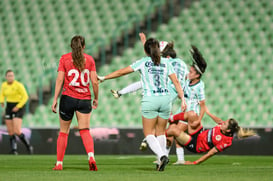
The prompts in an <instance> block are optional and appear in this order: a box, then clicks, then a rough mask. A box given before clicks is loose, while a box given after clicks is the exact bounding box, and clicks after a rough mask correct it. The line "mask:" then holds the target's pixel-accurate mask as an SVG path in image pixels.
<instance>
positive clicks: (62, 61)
mask: <svg viewBox="0 0 273 181" xmlns="http://www.w3.org/2000/svg"><path fill="white" fill-rule="evenodd" d="M59 71H62V72H65V67H64V58H63V56H62V57H61V58H60V62H59V67H58V72H59Z"/></svg>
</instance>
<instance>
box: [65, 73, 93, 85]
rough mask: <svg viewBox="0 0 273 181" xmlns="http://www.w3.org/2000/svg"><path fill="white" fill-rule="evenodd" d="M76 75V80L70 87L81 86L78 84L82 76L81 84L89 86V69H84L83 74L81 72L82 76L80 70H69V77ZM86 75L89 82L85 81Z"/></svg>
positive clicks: (73, 80) (74, 79)
mask: <svg viewBox="0 0 273 181" xmlns="http://www.w3.org/2000/svg"><path fill="white" fill-rule="evenodd" d="M73 74H74V78H73V79H72V81H71V82H70V83H69V85H70V86H80V83H79V82H77V80H78V78H79V76H80V80H81V83H82V85H83V86H87V84H88V83H89V70H88V69H84V70H83V71H82V72H81V75H80V73H79V71H78V70H76V69H71V70H69V72H68V76H69V77H70V76H72V75H73ZM85 74H86V75H87V80H86V81H85V80H84V76H85Z"/></svg>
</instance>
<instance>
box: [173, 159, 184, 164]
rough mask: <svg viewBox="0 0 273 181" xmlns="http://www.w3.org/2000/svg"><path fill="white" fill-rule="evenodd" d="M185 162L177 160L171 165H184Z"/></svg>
mask: <svg viewBox="0 0 273 181" xmlns="http://www.w3.org/2000/svg"><path fill="white" fill-rule="evenodd" d="M184 164H185V161H184V160H177V161H176V162H175V163H173V165H184Z"/></svg>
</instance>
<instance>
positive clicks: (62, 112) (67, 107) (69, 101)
mask: <svg viewBox="0 0 273 181" xmlns="http://www.w3.org/2000/svg"><path fill="white" fill-rule="evenodd" d="M75 105H76V100H75V99H73V98H71V97H69V96H64V95H62V96H61V99H60V106H59V122H60V132H59V136H58V139H57V162H56V164H55V167H54V168H53V170H62V169H63V158H64V155H65V151H66V147H67V140H68V134H69V130H70V124H71V122H72V118H73V116H74V109H75V108H74V106H75Z"/></svg>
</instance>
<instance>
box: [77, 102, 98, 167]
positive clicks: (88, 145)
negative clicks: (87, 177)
mask: <svg viewBox="0 0 273 181" xmlns="http://www.w3.org/2000/svg"><path fill="white" fill-rule="evenodd" d="M91 111H92V107H91V101H90V100H80V101H79V103H78V106H77V111H76V116H77V120H78V125H79V132H80V135H81V139H82V142H83V145H84V147H85V151H86V153H87V155H88V161H89V170H92V171H97V170H98V169H97V165H96V161H95V156H94V141H93V137H92V135H91V134H90V131H89V127H90V117H91Z"/></svg>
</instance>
